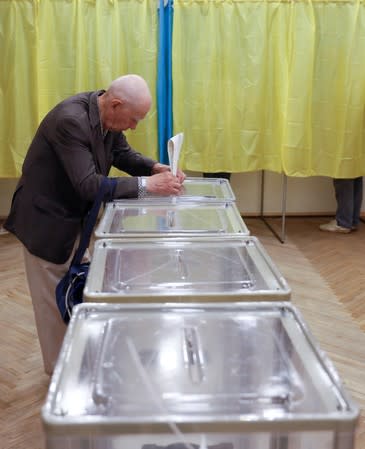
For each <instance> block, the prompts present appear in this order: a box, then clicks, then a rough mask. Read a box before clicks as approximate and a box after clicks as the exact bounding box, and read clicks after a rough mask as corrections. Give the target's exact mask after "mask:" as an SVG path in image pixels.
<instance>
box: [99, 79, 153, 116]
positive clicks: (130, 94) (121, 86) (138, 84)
mask: <svg viewBox="0 0 365 449" xmlns="http://www.w3.org/2000/svg"><path fill="white" fill-rule="evenodd" d="M107 94H108V95H110V96H111V97H112V98H117V99H118V100H122V101H124V102H125V103H128V104H129V105H134V106H137V107H141V106H143V105H146V106H148V110H149V108H150V107H151V102H152V99H151V93H150V89H149V87H148V85H147V83H146V81H145V80H144V79H143V78H142V77H141V76H139V75H124V76H120V77H119V78H117V79H115V80H114V81H113V82H112V83H111V84H110V86H109V88H108V90H107Z"/></svg>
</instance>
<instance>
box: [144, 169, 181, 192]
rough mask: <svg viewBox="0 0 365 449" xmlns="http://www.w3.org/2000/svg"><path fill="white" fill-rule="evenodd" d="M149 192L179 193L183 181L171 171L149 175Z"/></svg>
mask: <svg viewBox="0 0 365 449" xmlns="http://www.w3.org/2000/svg"><path fill="white" fill-rule="evenodd" d="M146 179H147V186H146V187H147V192H148V193H155V194H157V195H179V193H180V191H181V188H182V183H181V182H180V180H179V179H178V177H177V176H173V174H172V173H171V171H169V170H168V171H162V172H161V173H157V174H156V175H152V176H148V177H147V178H146Z"/></svg>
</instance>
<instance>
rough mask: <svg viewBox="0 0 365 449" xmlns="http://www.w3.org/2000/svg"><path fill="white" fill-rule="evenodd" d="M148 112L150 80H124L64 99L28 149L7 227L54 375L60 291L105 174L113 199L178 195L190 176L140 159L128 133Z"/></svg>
mask: <svg viewBox="0 0 365 449" xmlns="http://www.w3.org/2000/svg"><path fill="white" fill-rule="evenodd" d="M150 107H151V94H150V90H149V88H148V85H147V83H146V81H145V80H144V79H143V78H141V77H140V76H138V75H125V76H121V77H120V78H117V79H116V80H114V81H113V82H112V83H111V85H110V86H109V88H108V89H107V90H106V91H105V90H99V91H95V92H84V93H80V94H77V95H75V96H72V97H70V98H67V99H66V100H64V101H62V102H61V103H59V104H58V105H57V106H55V107H54V108H53V109H52V110H51V111H50V112H49V113H48V114H47V115H46V116H45V118H44V119H43V121H42V122H41V124H40V125H39V128H38V130H37V132H36V134H35V136H34V138H33V141H32V142H31V144H30V147H29V149H28V152H27V155H26V158H25V160H24V163H23V168H22V175H21V178H20V180H19V182H18V185H17V187H16V190H15V193H14V195H13V200H12V206H11V211H10V214H9V216H8V218H7V220H6V223H5V225H4V227H5V229H7V230H8V231H10V232H12V233H13V234H14V235H15V236H16V237H17V238H18V239H19V240H20V241H21V243H22V244H23V246H24V261H25V270H26V275H27V280H28V286H29V290H30V295H31V298H32V304H33V309H34V315H35V322H36V326H37V332H38V337H39V342H40V346H41V351H42V356H43V362H44V369H45V372H46V373H48V374H51V373H52V372H53V368H54V365H55V362H56V360H57V357H58V353H59V349H60V346H61V344H62V340H63V337H64V334H65V331H66V326H65V324H64V323H63V321H62V319H61V316H60V313H59V311H58V309H57V305H56V299H55V289H56V285H57V284H58V282H59V280H60V279H61V278H62V277H63V276H64V274H65V273H66V271H67V269H68V266H69V264H70V261H71V260H72V257H73V254H74V251H75V247H76V246H77V238H78V236H79V235H80V232H81V229H82V222H83V220H84V218H85V216H86V215H87V213H88V211H89V209H90V207H91V205H92V202H93V200H94V199H95V197H96V195H97V192H98V189H99V187H100V185H101V182H102V179H103V177H104V176H107V175H108V173H109V171H110V169H111V167H112V166H114V167H116V168H118V169H120V170H122V171H123V172H125V173H128V174H129V175H131V176H129V177H127V176H125V177H119V178H116V181H117V184H116V188H115V191H114V194H113V198H138V197H141V196H143V195H145V194H146V192H151V193H157V194H160V195H175V194H178V193H179V191H180V189H181V186H182V182H183V181H184V178H185V175H184V174H183V173H182V172H181V171H179V172H178V174H177V176H176V177H175V176H173V175H172V173H171V171H170V168H169V167H168V166H167V165H164V164H160V163H159V162H157V161H155V160H152V159H150V158H147V157H145V156H143V155H142V154H141V153H138V152H137V151H135V150H134V149H133V148H131V146H130V145H129V144H128V142H127V140H126V137H125V135H124V134H123V131H126V130H128V129H135V128H136V126H137V124H138V122H139V121H140V120H143V119H144V118H145V116H146V114H147V113H148V111H149V110H150Z"/></svg>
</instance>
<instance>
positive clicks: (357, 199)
mask: <svg viewBox="0 0 365 449" xmlns="http://www.w3.org/2000/svg"><path fill="white" fill-rule="evenodd" d="M362 191H363V181H362V176H360V177H359V178H355V179H354V210H353V216H352V227H353V228H354V229H356V228H357V226H358V225H359V223H360V213H361V205H362Z"/></svg>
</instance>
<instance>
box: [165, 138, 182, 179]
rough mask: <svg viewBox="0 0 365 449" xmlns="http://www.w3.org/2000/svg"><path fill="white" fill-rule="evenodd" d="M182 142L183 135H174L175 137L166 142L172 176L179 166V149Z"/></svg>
mask: <svg viewBox="0 0 365 449" xmlns="http://www.w3.org/2000/svg"><path fill="white" fill-rule="evenodd" d="M183 140H184V133H179V134H176V136H173V137H171V139H169V140H168V142H167V153H168V156H169V163H170V168H171V172H172V174H173V175H174V176H176V173H177V167H178V164H179V157H180V149H181V145H182V143H183Z"/></svg>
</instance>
